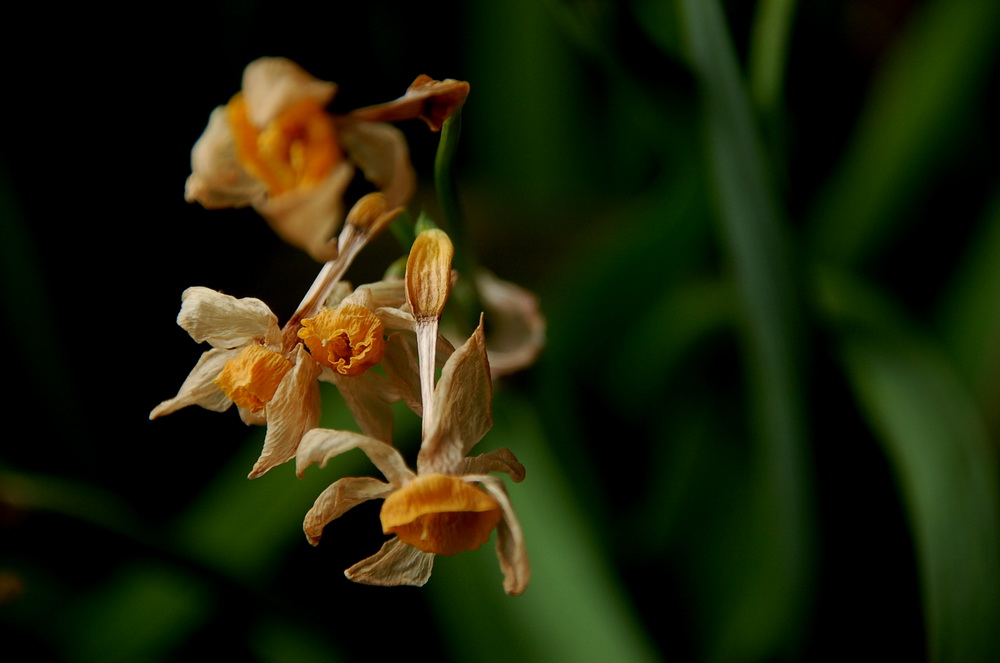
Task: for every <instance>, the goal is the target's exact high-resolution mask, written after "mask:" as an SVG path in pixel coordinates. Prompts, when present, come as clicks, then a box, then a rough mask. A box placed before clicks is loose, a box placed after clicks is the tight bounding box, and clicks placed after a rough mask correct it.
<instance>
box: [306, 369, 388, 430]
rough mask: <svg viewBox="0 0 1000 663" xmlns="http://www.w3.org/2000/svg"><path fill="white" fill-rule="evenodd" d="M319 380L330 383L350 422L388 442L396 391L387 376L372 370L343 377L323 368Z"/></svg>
mask: <svg viewBox="0 0 1000 663" xmlns="http://www.w3.org/2000/svg"><path fill="white" fill-rule="evenodd" d="M322 379H324V380H327V381H330V382H333V384H335V385H336V386H337V390H338V391H339V392H340V395H341V396H342V397H343V398H344V402H345V403H347V408H348V409H349V410H350V411H351V414H352V415H353V416H354V421H356V422H357V423H358V426H359V427H360V428H361V430H362V431H363V432H364V434H365V435H367V436H369V437H374V438H375V439H376V440H382V441H383V442H386V443H388V444H392V423H393V419H392V408H391V407H390V403H395V402H396V401H398V400H399V393H398V392H397V391H396V388H395V386H394V385H393V383H392V382H390V381H389V380H388V379H387V378H385V377H384V376H382V375H379V374H378V373H375V372H373V371H365V372H364V373H362V374H361V375H356V376H347V375H341V374H339V373H337V372H336V371H331V370H329V369H325V370H324V371H323V375H322Z"/></svg>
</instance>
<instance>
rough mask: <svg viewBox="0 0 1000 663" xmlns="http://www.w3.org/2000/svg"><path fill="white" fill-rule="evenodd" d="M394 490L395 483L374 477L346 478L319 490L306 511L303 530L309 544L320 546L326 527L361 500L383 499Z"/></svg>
mask: <svg viewBox="0 0 1000 663" xmlns="http://www.w3.org/2000/svg"><path fill="white" fill-rule="evenodd" d="M393 490H395V488H394V487H393V486H392V484H388V483H385V482H384V481H379V480H378V479H373V478H371V477H344V478H343V479H338V480H337V481H334V482H333V483H332V484H330V485H329V486H328V487H327V489H326V490H324V491H323V492H322V493H320V495H319V497H317V498H316V501H315V502H314V503H313V506H312V508H311V509H309V512H308V513H307V514H306V518H305V521H304V522H303V523H302V529H303V531H304V532H305V533H306V538H308V539H309V543H311V544H312V545H314V546H315V545H317V544H318V543H319V540H320V537H322V536H323V528H324V527H326V525H327V524H329V523H330V522H332V521H334V520H336V519H337V518H340V517H341V516H342V515H344V513H346V512H347V511H348V510H350V509H353V508H354V507H356V506H357V505H359V504H361V503H362V502H367V501H368V500H374V499H379V498H383V497H385V496H386V495H388V494H389V493H390V492H392V491H393Z"/></svg>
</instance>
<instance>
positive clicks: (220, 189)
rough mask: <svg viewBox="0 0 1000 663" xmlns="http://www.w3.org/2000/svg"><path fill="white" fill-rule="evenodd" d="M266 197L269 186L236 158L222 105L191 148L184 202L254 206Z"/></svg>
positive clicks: (206, 206)
mask: <svg viewBox="0 0 1000 663" xmlns="http://www.w3.org/2000/svg"><path fill="white" fill-rule="evenodd" d="M266 196H267V186H265V184H264V183H263V182H261V181H260V180H258V179H257V178H255V177H253V176H252V175H251V174H250V173H249V172H247V170H246V168H244V167H243V165H242V164H241V163H240V160H239V158H238V157H237V156H236V141H235V136H234V134H233V129H232V126H231V125H230V124H229V118H228V111H227V109H226V107H225V106H219V107H218V108H216V109H215V110H213V111H212V114H211V115H210V116H209V118H208V126H207V127H206V128H205V131H204V133H202V135H201V137H200V138H199V139H198V141H197V142H196V143H195V144H194V147H193V148H192V149H191V175H190V176H189V177H188V179H187V182H186V184H185V186H184V199H185V200H187V201H188V202H189V203H192V202H199V203H201V204H202V206H204V207H205V208H206V209H218V208H222V207H246V206H247V205H254V204H257V203H259V202H262V201H263V200H264V198H265V197H266Z"/></svg>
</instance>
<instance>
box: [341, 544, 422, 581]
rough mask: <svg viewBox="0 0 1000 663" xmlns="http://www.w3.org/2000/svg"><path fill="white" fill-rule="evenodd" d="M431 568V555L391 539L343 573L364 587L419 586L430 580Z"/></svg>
mask: <svg viewBox="0 0 1000 663" xmlns="http://www.w3.org/2000/svg"><path fill="white" fill-rule="evenodd" d="M433 566H434V554H433V553H426V552H423V551H422V550H417V549H416V548H414V547H413V546H410V545H407V544H405V543H403V542H402V541H400V540H399V537H396V536H394V537H392V538H391V539H389V540H388V541H386V542H385V544H384V545H383V546H382V548H381V550H379V551H378V552H377V553H375V554H374V555H372V556H371V557H369V558H367V559H363V560H361V561H360V562H358V563H357V564H355V565H354V566H352V567H351V568H349V569H347V570H346V571H344V575H345V576H347V578H348V580H353V581H354V582H359V583H361V584H364V585H379V586H382V587H396V586H399V585H414V586H416V587H422V586H423V585H424V584H426V583H427V580H428V579H430V577H431V571H432V570H433Z"/></svg>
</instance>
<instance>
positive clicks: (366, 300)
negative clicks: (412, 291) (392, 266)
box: [346, 279, 412, 329]
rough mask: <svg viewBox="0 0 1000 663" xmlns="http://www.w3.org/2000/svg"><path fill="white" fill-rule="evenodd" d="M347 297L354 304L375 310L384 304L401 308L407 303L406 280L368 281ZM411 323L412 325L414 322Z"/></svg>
mask: <svg viewBox="0 0 1000 663" xmlns="http://www.w3.org/2000/svg"><path fill="white" fill-rule="evenodd" d="M346 299H347V300H348V301H350V302H351V303H352V304H357V305H358V306H364V307H365V308H370V309H372V310H373V311H374V310H375V309H378V308H381V307H383V306H387V307H393V308H399V307H400V306H402V305H403V304H405V303H406V286H405V282H404V281H403V279H386V280H385V281H376V282H375V283H366V284H365V285H361V286H358V287H357V289H356V290H355V291H354V292H353V293H351V294H350V295H349V296H347V297H346ZM411 318H412V316H411ZM410 324H411V325H412V322H411V323H410ZM410 329H412V326H411V327H410Z"/></svg>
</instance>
